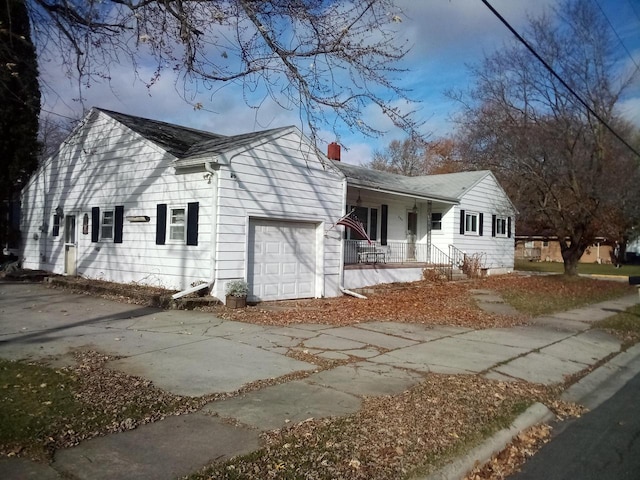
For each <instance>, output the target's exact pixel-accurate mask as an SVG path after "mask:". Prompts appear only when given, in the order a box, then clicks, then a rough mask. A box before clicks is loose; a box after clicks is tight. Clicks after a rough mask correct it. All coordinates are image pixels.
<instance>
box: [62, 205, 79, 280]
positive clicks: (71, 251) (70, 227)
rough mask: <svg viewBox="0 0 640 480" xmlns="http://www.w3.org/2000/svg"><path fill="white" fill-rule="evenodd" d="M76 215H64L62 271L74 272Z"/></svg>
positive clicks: (70, 273) (68, 273)
mask: <svg viewBox="0 0 640 480" xmlns="http://www.w3.org/2000/svg"><path fill="white" fill-rule="evenodd" d="M76 248H77V243H76V216H75V215H67V216H66V217H64V273H65V274H66V275H75V274H76Z"/></svg>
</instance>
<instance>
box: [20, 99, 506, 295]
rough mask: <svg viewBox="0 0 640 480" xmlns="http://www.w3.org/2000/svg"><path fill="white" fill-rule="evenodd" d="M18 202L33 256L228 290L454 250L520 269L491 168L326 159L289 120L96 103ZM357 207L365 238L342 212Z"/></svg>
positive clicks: (107, 273) (395, 265)
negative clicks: (419, 170)
mask: <svg viewBox="0 0 640 480" xmlns="http://www.w3.org/2000/svg"><path fill="white" fill-rule="evenodd" d="M329 151H330V156H331V157H332V158H337V159H339V147H338V146H337V145H336V144H332V145H330V148H329ZM21 202H22V205H21V208H22V216H21V233H22V251H21V256H22V257H23V266H24V267H25V268H34V269H43V270H47V271H52V272H54V273H60V274H67V275H82V276H85V277H87V278H95V279H104V280H109V281H115V282H125V283H128V282H136V283H141V284H148V285H156V286H160V287H164V288H168V289H176V290H186V289H189V288H190V287H192V286H193V285H198V284H208V285H209V286H210V287H211V294H212V295H213V296H215V297H217V298H219V299H221V300H223V299H224V289H225V284H226V283H227V282H228V281H230V280H236V279H246V280H247V282H248V283H249V285H250V297H249V300H250V301H252V300H253V301H257V300H280V299H292V298H307V297H323V296H326V297H331V296H338V295H340V294H341V290H343V289H344V288H346V289H349V288H358V287H361V286H365V285H371V284H374V283H380V282H389V281H406V280H416V279H419V278H420V275H421V272H422V269H423V268H424V267H425V266H426V265H429V264H433V263H438V264H443V263H450V262H456V261H459V257H458V256H459V255H460V251H464V252H466V253H467V254H468V255H472V254H478V255H480V256H481V257H482V258H483V261H484V265H483V266H485V267H486V268H487V270H488V272H489V273H495V272H506V271H508V270H510V269H512V268H513V252H514V242H513V238H512V235H511V232H512V230H513V220H512V219H513V216H514V209H513V206H512V205H511V202H510V201H509V199H508V198H507V197H506V195H505V194H504V191H503V190H502V189H501V188H500V186H499V185H498V183H497V181H496V179H495V178H494V176H493V175H492V174H491V173H490V172H488V171H483V172H465V173H459V174H450V175H436V176H429V177H413V178H408V177H403V176H399V175H392V174H387V173H382V172H375V171H371V170H368V169H366V168H362V167H355V166H352V165H347V164H344V163H341V162H339V161H337V160H334V161H329V160H328V159H327V157H325V156H323V155H321V154H318V153H317V151H316V149H315V148H314V146H313V145H312V144H311V143H310V142H309V140H308V139H306V137H304V135H302V134H301V133H300V131H299V130H298V129H297V128H295V127H285V128H278V129H273V130H267V131H262V132H256V133H249V134H243V135H235V136H221V135H216V134H212V133H209V132H204V131H199V130H194V129H190V128H185V127H180V126H176V125H171V124H167V123H164V122H158V121H154V120H148V119H143V118H139V117H134V116H130V115H124V114H120V113H116V112H110V111H107V110H101V109H96V108H94V109H92V110H91V111H90V112H89V114H88V115H87V116H86V117H85V119H84V120H83V122H82V123H81V124H80V125H79V126H78V127H77V128H76V129H75V130H74V132H73V133H72V134H71V135H70V136H69V138H68V139H67V140H66V141H65V142H64V143H63V144H62V145H61V146H60V148H59V150H58V152H57V153H56V154H55V155H53V156H52V157H50V158H49V159H48V160H47V161H46V162H45V163H44V164H43V165H42V166H41V167H40V169H39V170H38V171H37V172H35V174H34V175H33V177H32V178H31V179H30V181H29V182H28V184H27V185H26V186H25V188H24V189H23V192H22V198H21ZM352 209H355V212H354V213H355V214H356V215H357V216H358V217H359V218H360V219H361V220H362V222H363V223H364V225H365V228H366V229H367V231H368V232H369V234H370V236H371V237H372V239H373V240H374V244H373V245H372V246H369V245H368V243H366V242H365V244H366V245H362V242H361V241H359V240H358V238H357V236H356V235H355V232H353V231H350V230H349V231H347V232H345V229H344V227H342V226H336V222H337V221H338V220H339V219H340V218H341V217H342V216H343V215H344V214H345V212H350V211H351V210H352ZM450 246H451V247H450ZM458 249H459V250H458ZM372 252H373V254H370V253H372Z"/></svg>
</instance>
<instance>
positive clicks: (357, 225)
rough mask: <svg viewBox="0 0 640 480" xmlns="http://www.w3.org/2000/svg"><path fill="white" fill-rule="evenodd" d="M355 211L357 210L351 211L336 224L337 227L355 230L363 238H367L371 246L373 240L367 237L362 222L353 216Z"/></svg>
mask: <svg viewBox="0 0 640 480" xmlns="http://www.w3.org/2000/svg"><path fill="white" fill-rule="evenodd" d="M354 211H355V210H351V211H350V212H349V213H347V214H346V215H345V216H344V217H342V218H341V219H340V220H338V221H337V222H336V225H344V226H345V227H347V228H350V229H351V230H355V231H356V232H358V234H359V235H360V236H361V237H363V238H365V239H366V240H367V242H369V245H371V239H370V238H369V235H367V231H366V230H365V229H364V225H362V222H361V221H360V220H358V217H356V216H355V215H354V214H353V212H354Z"/></svg>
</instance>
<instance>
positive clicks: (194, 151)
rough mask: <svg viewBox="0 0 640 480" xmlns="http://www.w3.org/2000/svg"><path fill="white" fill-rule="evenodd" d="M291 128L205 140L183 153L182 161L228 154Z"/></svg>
mask: <svg viewBox="0 0 640 480" xmlns="http://www.w3.org/2000/svg"><path fill="white" fill-rule="evenodd" d="M291 128H292V127H281V128H273V129H271V130H262V131H260V132H252V133H243V134H240V135H232V136H229V137H222V136H220V138H215V139H213V140H205V141H203V142H200V143H197V144H195V145H193V146H192V147H191V148H190V149H189V150H188V151H187V152H185V155H184V156H183V159H185V160H187V159H190V158H201V157H205V156H211V155H219V154H221V153H224V152H228V151H229V150H233V149H236V148H239V147H244V146H247V145H250V144H251V143H253V142H255V141H256V140H263V139H267V138H273V137H275V136H278V135H279V134H281V133H283V132H286V131H288V130H290V129H291Z"/></svg>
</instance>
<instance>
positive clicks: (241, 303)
mask: <svg viewBox="0 0 640 480" xmlns="http://www.w3.org/2000/svg"><path fill="white" fill-rule="evenodd" d="M225 304H226V306H227V307H229V308H244V307H246V306H247V297H234V296H233V295H227V298H226V303H225Z"/></svg>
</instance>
